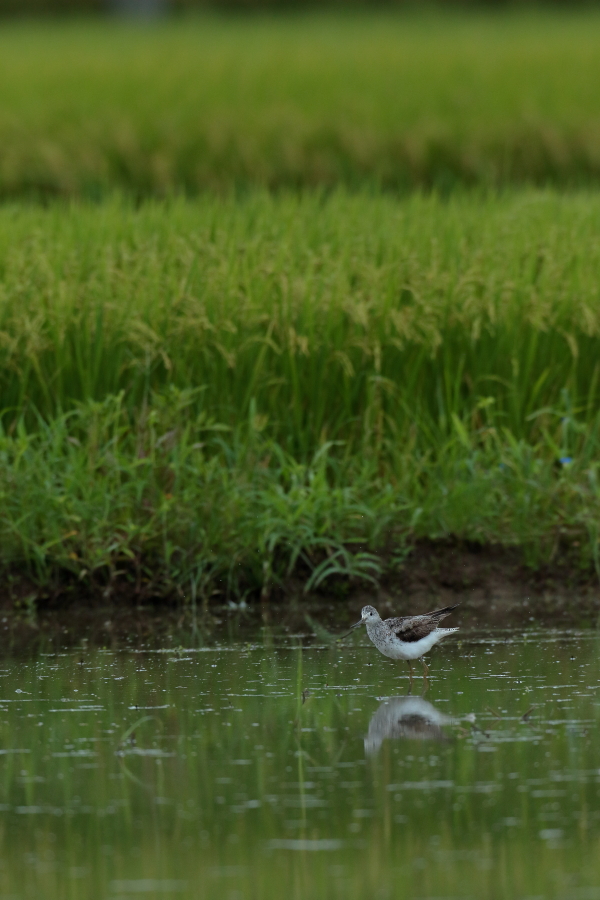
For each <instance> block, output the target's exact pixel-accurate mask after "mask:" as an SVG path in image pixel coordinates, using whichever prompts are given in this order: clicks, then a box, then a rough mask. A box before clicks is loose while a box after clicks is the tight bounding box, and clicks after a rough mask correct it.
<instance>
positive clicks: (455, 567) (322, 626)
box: [0, 541, 600, 652]
mask: <svg viewBox="0 0 600 900" xmlns="http://www.w3.org/2000/svg"><path fill="white" fill-rule="evenodd" d="M366 603H372V604H374V605H376V606H377V607H378V609H379V610H380V612H381V613H382V615H392V614H394V615H398V614H404V613H406V614H411V613H419V612H426V611H428V610H430V609H432V608H435V607H438V606H446V605H450V604H455V603H460V604H461V606H460V609H458V610H457V611H456V613H455V614H454V617H455V621H454V620H453V624H457V625H460V626H462V627H464V628H467V629H477V628H479V627H486V626H489V625H495V626H497V627H499V628H512V627H534V626H535V625H536V624H537V625H546V626H561V627H595V626H596V624H597V622H598V620H599V617H600V581H599V579H598V577H597V575H596V573H595V572H590V571H580V570H577V569H574V568H573V567H572V566H569V565H568V564H567V563H566V562H563V563H558V564H554V565H551V566H546V567H544V568H539V569H536V570H533V569H530V568H528V567H527V566H526V565H524V564H523V562H522V558H521V554H520V553H519V551H518V550H517V549H507V548H501V547H489V546H488V547H486V546H481V545H476V544H466V543H464V542H457V541H435V542H433V541H421V542H419V543H417V544H415V546H414V547H413V548H412V550H411V552H410V553H409V554H408V556H407V558H406V560H405V561H404V564H403V566H402V568H401V569H400V570H399V571H396V572H394V573H393V574H389V575H388V576H387V577H386V578H385V579H384V580H383V581H382V583H381V584H380V585H379V586H378V587H375V586H372V585H370V584H366V585H365V584H364V583H362V584H361V583H353V582H352V581H351V580H344V579H339V580H335V581H333V580H332V581H331V582H329V584H328V586H327V588H326V589H323V590H322V591H320V592H319V593H312V594H309V595H307V594H305V593H304V590H303V582H302V579H300V578H295V579H291V580H290V581H289V583H288V584H286V585H285V586H284V587H281V588H278V589H277V590H274V591H272V593H271V595H270V597H269V599H268V600H267V601H265V600H264V598H263V599H262V600H261V598H260V597H259V596H258V595H257V596H256V597H254V598H251V597H250V598H249V599H248V600H247V601H242V602H241V603H236V602H234V601H226V600H225V598H224V597H223V596H219V595H215V596H214V597H212V598H211V599H210V601H209V602H208V603H207V604H204V605H202V604H198V605H196V607H195V608H194V607H193V606H192V604H191V603H190V602H189V600H188V599H186V598H182V597H179V596H175V595H173V594H165V595H152V596H148V597H144V598H140V596H139V594H138V593H136V592H135V590H133V589H132V587H131V586H128V585H127V584H123V585H120V586H118V589H117V590H115V591H114V592H113V593H112V595H111V596H110V598H107V597H106V595H105V593H104V592H103V591H101V590H100V589H98V590H94V591H91V592H82V591H81V590H79V591H77V590H76V589H75V588H74V586H73V585H72V584H70V583H69V582H65V584H63V585H60V584H58V585H56V586H55V587H54V589H53V590H52V591H36V589H35V586H34V585H32V584H31V583H28V582H27V581H26V580H25V579H20V580H19V579H16V578H14V577H13V578H12V580H11V581H10V582H9V583H8V584H6V585H5V591H4V595H3V601H2V605H1V617H0V634H2V635H3V640H2V645H3V647H4V650H5V651H8V652H19V650H21V649H23V650H24V649H26V648H29V649H31V648H33V647H34V646H35V647H37V648H38V649H39V650H40V651H41V652H55V651H57V650H59V649H63V648H68V647H81V648H82V649H83V650H84V649H85V648H86V646H101V647H107V648H111V647H112V648H116V647H127V646H130V647H132V648H134V647H139V648H143V647H148V648H150V647H152V646H163V647H164V646H173V647H178V646H192V645H193V646H201V645H203V644H210V643H213V642H215V641H220V640H226V639H240V638H247V639H250V640H251V639H253V638H254V637H257V636H258V635H259V634H260V633H261V632H262V629H264V628H265V627H267V628H272V629H273V630H274V631H275V632H277V631H279V630H281V631H282V632H283V633H294V634H299V635H300V634H302V635H305V636H306V637H307V638H310V637H311V636H314V635H315V632H316V637H317V638H320V639H326V638H327V633H329V634H330V635H331V636H332V637H335V635H338V634H342V633H343V632H344V631H345V629H346V628H347V626H348V625H349V624H352V623H353V622H355V621H356V619H357V618H358V614H359V612H360V609H361V607H362V606H363V605H365V604H366Z"/></svg>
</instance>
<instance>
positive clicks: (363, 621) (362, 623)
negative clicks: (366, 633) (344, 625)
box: [350, 619, 365, 630]
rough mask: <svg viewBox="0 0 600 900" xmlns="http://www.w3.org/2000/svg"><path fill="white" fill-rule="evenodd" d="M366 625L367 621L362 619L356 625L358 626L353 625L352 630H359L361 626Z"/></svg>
mask: <svg viewBox="0 0 600 900" xmlns="http://www.w3.org/2000/svg"><path fill="white" fill-rule="evenodd" d="M364 624H365V620H364V619H361V620H360V622H357V623H356V625H351V626H350V630H352V629H353V628H358V626H359V625H364Z"/></svg>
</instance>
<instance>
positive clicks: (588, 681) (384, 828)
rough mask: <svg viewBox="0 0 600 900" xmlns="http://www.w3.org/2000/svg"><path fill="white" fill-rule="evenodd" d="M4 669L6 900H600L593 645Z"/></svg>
mask: <svg viewBox="0 0 600 900" xmlns="http://www.w3.org/2000/svg"><path fill="white" fill-rule="evenodd" d="M361 640H362V641H363V642H362V643H361V642H360V640H359V639H358V638H357V639H356V643H352V642H351V641H349V642H348V643H347V644H337V645H333V646H324V645H318V644H313V645H310V644H307V642H306V640H304V641H301V640H300V639H299V638H296V637H292V638H281V637H277V636H276V635H275V636H274V635H273V634H272V633H271V632H269V631H265V632H264V635H263V636H262V638H261V639H260V640H258V641H255V642H254V643H237V644H223V645H221V646H213V647H201V648H194V647H191V648H185V649H180V650H178V651H167V650H165V651H161V652H155V651H144V650H141V651H135V652H134V651H131V650H123V651H118V650H117V651H102V650H90V651H81V650H75V651H70V652H67V653H63V654H55V655H51V654H50V655H49V654H40V655H37V656H36V657H34V658H26V659H23V658H22V657H20V658H10V657H9V658H4V660H3V661H2V663H1V667H0V709H1V716H0V723H1V741H0V786H1V791H2V793H1V796H0V811H1V820H0V821H1V842H2V844H1V857H0V900H1V898H4V900H8V898H10V900H25V898H35V900H38V898H44V900H59V898H60V900H63V898H70V900H77V898H85V900H96V898H102V900H119V898H131V897H138V896H139V897H144V898H148V900H150V898H154V897H156V898H168V897H173V898H178V900H179V898H181V900H185V898H204V897H206V898H211V900H271V898H272V900H282V898H286V900H287V898H289V900H292V898H293V900H314V898H315V900H316V898H327V900H329V898H339V900H354V898H357V900H358V898H361V900H362V898H365V900H367V898H368V900H388V898H389V900H392V898H393V900H397V898H419V900H420V898H423V900H425V898H430V900H433V898H436V900H441V898H444V900H450V898H471V897H472V898H481V897H486V898H507V900H508V898H510V900H516V898H522V900H532V898H540V900H545V898H565V900H567V898H568V900H600V662H599V659H598V650H599V647H600V644H599V637H598V635H597V634H596V633H595V632H592V631H587V632H559V631H544V630H540V631H530V632H527V633H526V634H525V635H522V634H518V633H512V632H509V631H506V632H502V633H501V634H498V632H497V631H496V632H494V633H493V634H473V635H471V636H469V635H467V636H464V635H463V638H462V640H461V641H460V642H459V641H457V640H456V641H454V643H452V642H451V641H450V640H449V641H447V642H446V644H445V645H444V646H443V648H442V649H441V650H438V651H434V653H433V654H432V656H431V677H430V685H429V689H428V690H427V692H426V693H424V694H423V682H422V679H421V678H415V681H414V685H413V691H412V693H409V682H408V678H407V674H406V668H405V667H404V666H403V665H402V664H396V663H393V662H392V661H390V660H388V659H385V658H384V657H381V656H380V655H379V654H377V652H376V651H375V650H374V648H373V647H372V646H371V645H370V644H367V643H366V642H364V637H363V638H362V639H361Z"/></svg>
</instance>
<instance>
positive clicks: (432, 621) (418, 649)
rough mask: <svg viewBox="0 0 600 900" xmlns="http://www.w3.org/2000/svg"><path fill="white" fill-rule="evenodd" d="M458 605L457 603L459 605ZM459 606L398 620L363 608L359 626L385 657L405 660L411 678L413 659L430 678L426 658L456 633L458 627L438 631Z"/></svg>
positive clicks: (368, 607) (372, 607) (367, 607)
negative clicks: (365, 627) (439, 643)
mask: <svg viewBox="0 0 600 900" xmlns="http://www.w3.org/2000/svg"><path fill="white" fill-rule="evenodd" d="M458 605H459V604H458V603H457V604H456V606H458ZM456 606H446V607H445V608H444V609H436V610H435V611H434V612H430V613H425V614H424V615H422V616H403V617H401V618H395V619H382V618H381V616H380V615H379V613H378V612H377V610H376V609H375V607H374V606H364V607H363V609H362V612H361V614H360V616H361V617H360V622H357V623H356V625H353V626H352V628H358V627H359V626H360V625H366V626H367V634H368V635H369V637H370V638H371V640H372V641H373V643H374V644H375V646H376V647H377V649H378V650H379V652H380V653H383V655H384V656H389V657H390V659H405V660H406V662H407V663H408V668H409V669H410V677H411V679H412V673H413V669H412V660H413V659H420V660H421V662H422V663H423V676H424V677H425V678H427V673H428V672H429V669H428V668H427V664H426V663H425V660H424V659H422V657H423V655H424V654H425V653H427V652H428V651H429V650H431V648H432V647H433V645H434V644H437V642H438V641H441V639H442V638H444V637H446V635H448V634H454V632H455V631H458V628H439V627H438V625H439V623H440V622H441V621H442V619H444V618H445V617H446V616H447V615H449V613H451V612H452V610H453V609H456Z"/></svg>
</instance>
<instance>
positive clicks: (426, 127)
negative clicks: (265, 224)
mask: <svg viewBox="0 0 600 900" xmlns="http://www.w3.org/2000/svg"><path fill="white" fill-rule="evenodd" d="M0 82H1V84H2V94H1V97H0V196H4V197H13V198H16V197H21V196H25V195H27V196H53V195H63V196H74V195H79V196H85V197H90V198H97V197H100V196H104V195H105V194H106V193H107V192H110V191H111V190H112V189H118V190H120V191H125V192H130V193H132V194H134V195H135V196H137V197H142V196H147V195H159V196H164V195H168V194H172V193H178V192H185V193H187V194H195V193H197V192H198V191H202V190H204V189H217V190H219V191H225V192H228V191H230V190H232V189H234V188H240V187H247V186H249V185H254V186H256V185H261V186H267V187H270V188H275V187H282V186H288V187H305V186H315V185H326V186H333V185H340V184H342V185H346V186H351V187H357V186H360V185H364V184H366V183H368V184H370V185H375V186H379V187H385V188H389V189H394V190H399V191H405V190H409V189H412V188H414V187H426V188H428V187H431V186H435V187H436V188H438V189H440V190H444V191H446V190H450V189H452V188H454V187H456V186H461V185H486V186H490V185H495V186H498V185H511V184H512V185H515V184H533V183H535V184H538V185H541V184H545V185H548V184H554V185H558V186H564V185H570V186H572V185H582V184H585V185H589V184H592V183H594V184H597V183H598V182H599V181H600V149H599V148H600V94H599V92H598V90H597V85H598V84H599V83H600V13H598V12H597V11H590V10H588V11H585V10H578V11H573V12H570V13H566V12H552V11H548V10H545V11H538V12H534V11H530V12H525V13H524V12H514V11H513V12H502V13H489V12H488V13H483V12H481V13H474V12H471V13H469V14H466V13H462V14H461V13H460V12H454V13H446V14H443V13H441V12H437V13H434V12H430V13H426V12H421V13H419V14H417V13H413V14H410V13H408V12H405V13H404V14H392V13H383V12H379V13H370V14H366V13H364V14H360V13H352V14H350V13H349V14H347V15H343V14H341V13H337V14H333V13H330V14H321V15H318V14H316V13H312V14H303V15H290V16H287V17H285V16H283V17H275V16H272V17H269V16H266V15H264V16H257V17H256V18H251V19H250V18H243V17H239V18H235V17H229V18H225V17H224V18H219V17H217V16H213V17H210V16H208V15H206V16H204V17H198V18H184V19H180V20H176V21H172V22H167V23H162V24H157V25H156V26H152V25H148V26H140V25H139V23H138V24H137V25H135V24H131V23H130V24H127V23H118V22H110V21H104V22H103V21H101V20H89V21H85V20H81V21H79V22H77V21H74V22H73V21H72V22H60V23H55V24H52V23H49V22H44V23H37V24H36V23H34V22H29V23H27V22H21V23H14V22H13V23H11V22H6V21H5V22H3V23H2V25H1V27H0Z"/></svg>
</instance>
